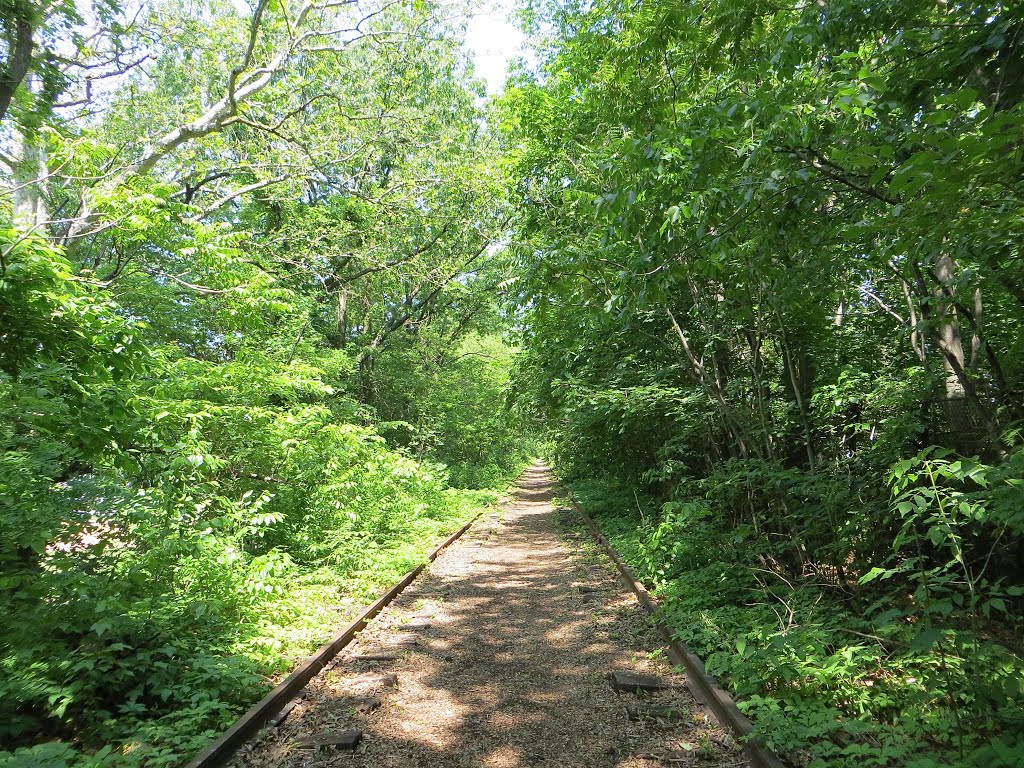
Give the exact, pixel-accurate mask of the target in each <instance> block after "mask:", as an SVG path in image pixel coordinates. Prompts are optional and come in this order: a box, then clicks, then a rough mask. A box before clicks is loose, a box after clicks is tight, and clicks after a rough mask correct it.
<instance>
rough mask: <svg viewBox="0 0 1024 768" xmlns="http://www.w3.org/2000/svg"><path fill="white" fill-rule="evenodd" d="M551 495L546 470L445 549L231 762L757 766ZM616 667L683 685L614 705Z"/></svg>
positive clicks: (534, 471)
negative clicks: (357, 737) (688, 684)
mask: <svg viewBox="0 0 1024 768" xmlns="http://www.w3.org/2000/svg"><path fill="white" fill-rule="evenodd" d="M552 482H553V480H552V477H551V475H550V473H549V471H548V470H547V468H546V467H544V466H543V465H540V464H537V465H534V466H533V467H531V468H530V469H528V470H527V471H526V473H525V474H524V475H523V477H522V479H521V480H520V482H519V490H518V492H517V493H516V495H515V498H514V499H513V500H512V501H510V502H508V503H507V504H505V505H503V507H502V509H501V511H500V512H499V513H498V514H493V515H489V516H485V517H484V518H483V519H482V520H480V521H479V522H478V523H477V524H476V525H475V526H474V527H473V529H471V531H470V533H468V534H467V535H466V536H465V537H464V538H463V539H461V540H460V541H459V542H457V543H456V544H455V545H453V546H452V547H451V548H450V549H448V550H446V551H445V552H444V553H443V554H442V555H441V556H440V557H439V558H438V559H437V561H436V562H435V563H434V564H433V565H431V566H430V568H429V569H428V571H427V572H426V573H425V574H424V576H422V577H421V578H420V579H419V580H417V581H416V582H415V583H414V584H413V585H412V586H411V587H410V588H409V589H408V590H407V591H406V592H405V593H404V594H403V596H402V597H401V598H399V600H397V601H396V602H395V603H394V604H392V606H391V607H390V608H388V609H387V610H386V611H385V612H384V613H382V614H381V615H380V616H379V617H378V618H377V619H375V620H374V621H373V622H372V623H371V624H370V626H369V627H368V628H367V629H366V630H364V632H362V633H361V634H360V636H359V641H358V643H356V644H355V645H354V646H353V647H352V648H350V649H348V650H346V651H345V652H344V653H343V654H342V655H341V656H340V657H339V658H338V660H337V662H336V663H335V664H334V665H333V666H332V667H331V668H329V669H328V670H326V671H325V672H324V673H322V674H321V675H320V677H318V678H317V679H316V680H314V681H313V682H312V683H310V685H309V687H308V697H307V699H306V700H305V701H304V702H303V703H302V704H301V705H299V707H297V708H296V710H294V711H293V712H292V713H291V714H290V715H289V717H288V719H287V720H286V721H285V722H284V724H282V725H281V726H279V727H278V728H276V729H273V730H271V731H270V732H268V733H267V734H266V735H265V736H264V737H263V738H262V740H261V741H259V742H258V743H257V744H256V745H254V746H251V747H247V748H246V749H245V750H243V752H242V753H241V754H240V755H239V756H238V757H237V758H236V760H235V763H234V765H235V766H236V767H237V768H242V767H243V766H244V767H245V768H249V766H256V765H259V766H274V767H275V768H278V767H279V768H285V767H288V768H291V767H292V766H321V765H324V766H326V765H331V766H353V767H354V768H370V767H371V766H373V767H374V768H412V766H431V768H436V767H438V766H440V767H441V768H446V767H448V766H458V767H459V768H478V767H479V768H527V767H529V768H540V767H541V766H544V767H548V766H550V767H552V768H553V767H554V766H579V767H581V768H582V767H584V766H586V767H587V768H591V767H592V766H593V767H597V766H608V767H609V768H612V767H615V768H641V767H644V768H648V767H651V766H658V765H695V766H698V765H699V766H714V767H715V768H722V767H723V766H745V765H746V764H747V763H746V761H745V760H744V759H743V757H742V755H741V754H740V753H738V752H737V751H736V748H735V745H733V744H732V743H731V740H730V739H729V738H728V737H726V736H725V733H724V731H723V730H722V729H721V728H720V727H718V726H717V724H716V723H715V722H714V721H713V720H711V719H710V718H709V716H708V713H707V712H706V711H705V710H704V709H703V708H702V707H701V706H700V705H698V704H697V703H696V702H694V700H693V698H692V697H691V696H690V694H689V692H688V691H687V690H686V688H685V687H684V686H683V678H682V676H681V675H677V674H675V673H673V671H672V669H671V666H670V665H669V663H668V662H667V661H666V660H665V659H664V658H663V657H662V656H661V654H660V653H659V650H660V649H659V646H658V644H657V640H656V638H655V636H654V634H653V632H652V631H650V629H649V628H648V626H647V621H646V616H645V614H644V612H643V610H642V609H641V608H640V606H639V605H638V604H637V602H636V600H635V598H634V597H633V595H632V594H631V593H627V592H626V590H625V589H624V588H623V587H622V586H621V585H620V584H619V583H618V582H617V581H616V578H615V571H614V567H613V566H612V564H611V563H610V561H608V560H607V558H605V557H604V556H603V555H599V554H598V552H597V550H596V549H595V548H594V547H593V546H591V544H590V540H589V538H588V537H586V535H585V532H584V529H583V525H582V522H581V521H579V520H578V519H576V517H575V514H574V513H573V512H572V511H570V510H567V509H559V510H556V509H555V507H554V506H553V505H552ZM360 656H364V657H365V656H377V657H393V658H377V659H363V660H361V659H359V657H360ZM613 670H622V671H631V672H637V673H643V674H649V675H657V676H658V677H660V678H662V679H663V680H664V681H665V682H667V683H670V684H672V687H670V688H668V689H666V690H663V691H657V692H655V693H650V694H632V693H617V692H616V691H615V690H613V688H612V685H611V683H610V681H609V678H608V674H609V673H610V672H611V671H613ZM388 675H395V676H397V684H395V682H394V680H392V679H389V678H388V677H387V676H388ZM652 705H663V706H665V707H669V708H670V711H669V712H666V711H665V710H662V711H661V713H660V714H662V715H665V714H667V715H668V717H650V716H647V715H646V714H645V715H644V716H642V717H641V718H640V719H639V720H637V721H633V720H630V718H629V716H628V714H627V707H630V706H633V707H636V706H640V707H648V708H649V707H651V706H652ZM361 710H363V711H361ZM367 710H369V711H367ZM634 714H636V713H634ZM347 729H360V730H362V731H363V738H362V741H361V742H360V744H359V746H358V747H357V748H356V749H355V751H354V752H352V751H347V750H343V749H339V748H329V747H318V748H315V749H310V748H304V747H303V746H302V745H301V739H302V738H303V737H310V736H318V735H319V736H321V737H322V736H324V735H325V734H326V735H330V734H337V733H338V732H340V731H344V730H347Z"/></svg>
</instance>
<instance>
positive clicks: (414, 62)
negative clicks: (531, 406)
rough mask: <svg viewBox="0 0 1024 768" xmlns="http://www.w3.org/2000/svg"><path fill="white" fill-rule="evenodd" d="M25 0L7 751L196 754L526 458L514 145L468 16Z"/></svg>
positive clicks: (7, 440)
mask: <svg viewBox="0 0 1024 768" xmlns="http://www.w3.org/2000/svg"><path fill="white" fill-rule="evenodd" d="M12 10H13V12H14V15H13V16H11V17H8V15H7V13H8V9H7V8H5V9H4V12H3V13H4V18H3V20H2V25H3V26H2V28H3V30H4V32H5V35H6V37H5V38H4V40H5V42H2V43H0V54H2V55H3V56H5V57H6V59H5V61H4V62H3V67H4V68H3V69H2V70H0V74H3V78H9V77H15V75H16V70H17V69H19V68H20V64H19V62H20V58H19V57H20V56H21V55H22V54H25V53H26V51H25V49H24V46H22V44H21V40H22V37H21V35H22V32H24V31H25V30H27V33H28V34H29V35H30V40H31V43H30V45H29V48H30V49H31V50H30V51H28V55H29V64H28V66H27V67H26V68H25V71H24V72H22V75H24V79H23V81H22V82H20V83H19V82H17V81H16V80H15V81H14V86H16V87H12V88H11V93H10V94H8V93H7V91H6V90H5V89H7V88H8V86H10V85H11V83H10V82H9V81H8V79H3V82H2V83H0V117H2V118H4V121H3V123H2V124H0V130H2V132H3V134H2V140H3V143H4V147H3V154H2V155H0V159H2V161H3V162H4V163H5V164H6V165H7V171H6V173H5V174H4V180H5V182H6V185H5V194H4V195H2V196H0V612H2V614H3V615H4V622H3V624H2V628H0V750H7V751H0V763H3V764H4V765H12V766H14V765H22V766H33V767H35V766H43V765H47V766H55V767H56V766H92V765H103V766H136V765H138V766H160V765H179V764H182V763H183V762H184V761H185V760H186V759H187V758H189V757H190V756H191V755H192V754H194V753H195V752H196V751H197V750H199V749H200V748H201V747H202V746H204V745H205V744H206V743H207V742H208V741H209V740H210V739H211V738H212V737H213V736H214V735H215V734H216V733H218V732H219V731H221V730H223V729H224V728H225V727H226V726H227V725H228V724H230V723H231V722H232V721H233V720H234V718H236V717H237V716H238V714H239V713H240V712H241V711H243V710H244V709H245V708H246V707H248V706H249V705H250V704H252V703H253V702H254V701H255V700H256V699H258V698H259V696H260V695H262V693H263V692H264V691H265V690H266V688H267V686H268V685H269V684H270V683H271V682H272V681H273V679H274V678H275V676H278V675H280V674H281V673H283V672H285V671H287V670H288V669H290V668H291V666H293V664H294V662H295V660H296V659H298V658H301V657H302V656H303V655H305V654H307V653H308V652H309V651H310V650H312V649H313V648H315V647H316V646H318V645H319V644H320V643H322V642H323V640H325V639H326V637H327V636H329V635H330V634H331V633H332V632H333V631H336V629H337V628H338V627H339V626H341V625H342V624H343V623H344V622H345V620H346V614H347V612H348V611H349V609H350V608H355V607H358V606H359V605H360V604H362V603H365V602H366V601H368V600H369V599H370V598H371V597H372V596H374V595H375V594H376V593H378V592H379V591H380V589H381V588H382V587H383V586H385V585H389V584H391V583H393V582H394V581H395V580H396V579H397V578H398V576H399V575H400V574H401V573H403V572H405V571H406V570H408V569H409V568H410V567H412V566H413V565H415V564H417V563H418V562H420V561H421V560H422V558H423V557H424V555H425V554H426V552H427V551H428V550H429V549H430V548H431V547H432V546H433V545H434V544H436V543H437V542H438V541H439V540H440V538H441V537H442V536H443V535H444V534H446V533H447V532H449V531H451V530H452V529H454V528H456V527H457V526H458V525H460V524H461V523H462V522H464V521H465V520H466V519H468V518H469V517H470V516H471V515H472V514H475V513H476V512H477V511H479V509H480V507H481V506H482V505H483V504H486V503H487V502H488V501H490V500H491V499H493V498H494V497H495V489H500V488H502V487H503V486H504V485H505V484H506V483H507V482H508V481H509V480H510V479H511V478H512V477H513V476H514V475H515V474H516V473H517V471H518V470H519V468H520V466H521V465H522V463H523V462H524V461H525V458H526V456H527V455H528V453H529V442H528V441H527V440H525V439H524V438H523V437H522V436H521V434H520V431H519V429H518V428H517V426H516V422H515V421H514V420H511V419H508V418H504V417H503V416H502V404H503V402H504V400H505V398H506V396H507V386H508V381H507V380H508V368H509V364H510V360H511V356H512V354H513V350H512V348H511V347H510V346H509V344H508V341H507V338H508V332H507V329H506V324H505V321H504V317H503V314H502V308H501V307H500V306H499V303H498V298H497V296H496V291H495V287H496V286H497V285H498V284H499V283H500V282H501V281H503V280H505V279H506V278H507V270H506V264H505V257H504V256H503V254H502V253H501V250H500V248H499V247H498V246H497V245H496V243H497V241H498V239H499V238H500V237H501V236H502V233H503V227H504V222H505V219H506V218H507V213H506V212H505V207H506V204H505V203H504V202H503V198H502V195H501V194H500V192H501V189H500V185H499V184H498V179H497V176H496V171H495V164H494V162H493V158H494V157H495V151H496V150H495V145H494V141H493V139H492V137H491V136H490V133H489V129H488V128H487V127H486V125H485V124H484V122H483V120H482V114H481V111H480V107H479V102H480V96H481V92H480V86H479V84H478V83H477V82H476V81H475V80H474V79H473V76H472V71H471V67H470V65H469V64H468V62H467V60H466V56H465V54H464V53H462V51H461V49H460V42H459V39H458V37H459V32H458V29H457V28H456V27H455V26H453V25H452V24H451V22H450V21H448V20H447V11H448V10H451V9H450V8H447V9H441V8H439V7H436V6H433V5H431V4H429V3H417V4H415V6H414V7H413V6H409V7H406V6H405V5H394V4H386V5H384V6H376V5H366V6H360V5H359V4H354V3H340V4H339V3H316V2H300V3H276V2H263V1H262V0H261V2H259V3H256V4H255V5H254V7H253V8H252V9H251V13H243V12H242V11H241V6H240V5H239V4H238V3H213V4H207V3H196V4H192V3H177V2H167V3H163V2H161V3H152V4H147V5H146V6H144V7H143V8H141V10H140V9H138V8H125V7H119V6H117V5H116V4H112V3H105V2H103V3H97V4H96V6H95V7H93V8H89V7H88V6H87V4H84V3H72V4H63V5H57V6H54V5H53V4H36V3H34V2H26V3H15V4H14V5H13V6H12ZM442 10H445V13H442ZM8 33H9V34H8ZM4 46H6V48H5V47H4ZM19 51H20V53H19ZM6 96H11V98H10V100H9V101H7V100H6ZM460 489H463V490H460ZM464 489H471V490H464Z"/></svg>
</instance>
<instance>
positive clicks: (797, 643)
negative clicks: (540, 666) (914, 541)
mask: <svg viewBox="0 0 1024 768" xmlns="http://www.w3.org/2000/svg"><path fill="white" fill-rule="evenodd" d="M572 489H573V492H574V493H575V494H576V496H577V497H578V498H579V499H580V501H581V503H582V504H583V505H584V507H585V508H586V509H587V510H588V511H589V512H590V513H591V514H592V515H593V516H594V517H595V518H596V519H597V521H598V522H599V524H600V526H601V528H602V530H603V531H604V533H605V534H606V535H607V536H608V538H609V540H610V541H611V542H612V544H613V546H615V548H616V549H617V550H618V551H619V553H620V554H621V555H622V556H623V558H624V559H625V560H626V561H627V562H628V563H629V564H630V567H631V568H633V569H634V570H635V572H636V573H637V575H638V577H639V578H640V579H641V580H642V581H644V582H645V583H647V584H648V585H649V586H652V587H653V588H654V592H655V594H656V596H657V598H658V599H659V600H660V602H661V604H662V612H663V616H662V618H663V619H664V620H665V621H666V622H667V623H668V624H669V626H670V627H671V628H672V631H673V633H674V635H675V636H676V637H677V638H678V639H679V640H680V641H682V642H683V643H685V644H686V645H687V646H688V647H689V648H690V649H691V650H693V651H694V652H695V653H697V654H698V655H699V656H701V657H702V658H703V659H705V661H706V663H707V669H708V671H709V672H710V673H711V674H713V675H715V676H717V677H718V678H719V679H720V680H721V681H723V683H724V684H725V685H726V687H727V688H728V689H729V690H730V692H731V693H732V694H733V695H734V696H736V697H737V699H738V703H739V706H740V708H741V709H742V710H743V711H745V712H746V713H747V714H748V715H749V716H750V717H751V719H752V720H753V722H754V724H755V733H756V734H757V735H758V736H759V737H760V738H762V739H763V740H764V742H765V743H766V744H767V745H768V746H769V747H770V748H772V749H773V750H775V751H776V752H777V753H778V754H779V755H781V756H783V757H784V758H785V759H786V760H787V761H788V762H790V763H791V764H794V765H800V766H813V767H814V768H824V767H825V766H829V767H830V768H831V767H833V766H836V767H838V766H851V768H852V767H853V766H907V768H940V767H942V768H953V767H954V766H978V767H979V768H980V767H981V766H984V767H985V768H1013V767H1014V766H1022V765H1024V736H1022V734H1024V706H1022V705H1024V699H1022V695H1021V679H1022V675H1024V662H1022V660H1021V656H1020V654H1019V652H1016V651H1015V650H1014V649H1013V647H1012V646H1013V644H1014V643H1015V642H1016V640H1015V639H1014V636H1013V634H1012V631H1011V630H1012V623H1011V622H1008V621H1007V620H1006V617H1005V616H1002V617H1000V618H1002V619H1004V620H1003V621H995V620H992V621H987V622H984V623H982V624H974V625H972V624H971V623H970V622H963V621H958V620H956V619H955V618H953V614H954V612H952V611H948V610H945V609H944V608H943V607H942V606H941V605H940V607H939V610H938V612H934V611H933V612H932V613H931V614H929V613H928V612H927V611H926V610H922V607H921V606H920V605H915V598H914V595H913V594H912V592H913V584H912V583H910V584H909V587H908V583H907V582H901V581H900V579H899V575H894V574H890V578H891V580H889V581H888V586H886V587H884V588H883V586H882V584H881V583H880V582H878V581H876V578H877V577H874V576H872V578H869V579H866V580H864V582H865V583H864V584H856V583H854V584H844V585H836V584H829V583H827V580H825V579H823V578H822V577H821V575H820V574H819V575H817V576H815V575H808V576H807V577H806V578H804V579H802V580H794V579H792V578H787V577H785V576H783V575H782V574H780V573H779V572H778V570H777V569H775V568H773V566H772V562H773V560H772V558H773V547H772V543H771V541H770V539H768V538H765V537H762V536H759V535H758V534H757V533H756V532H755V531H752V530H742V529H730V528H728V527H724V526H722V525H720V524H716V523H715V518H714V516H713V515H711V513H710V509H709V502H708V501H707V500H706V499H700V498H698V499H696V500H693V501H689V502H682V503H680V502H669V503H666V504H663V505H661V506H660V508H659V506H658V505H656V504H655V503H654V502H652V501H651V500H650V499H645V498H643V497H638V496H636V495H635V494H634V493H633V491H632V490H630V489H627V488H626V487H624V486H621V485H616V484H614V483H612V482H607V481H593V480H588V481H580V482H577V483H575V484H573V485H572ZM881 575H882V576H884V573H883V574H881ZM897 584H898V586H897ZM935 597H936V596H935V595H933V596H932V598H933V604H934V602H935V601H936V600H935ZM947 597H948V595H947ZM995 599H999V598H995ZM989 613H990V614H991V615H992V618H993V619H995V618H996V616H997V615H998V614H996V613H995V612H989Z"/></svg>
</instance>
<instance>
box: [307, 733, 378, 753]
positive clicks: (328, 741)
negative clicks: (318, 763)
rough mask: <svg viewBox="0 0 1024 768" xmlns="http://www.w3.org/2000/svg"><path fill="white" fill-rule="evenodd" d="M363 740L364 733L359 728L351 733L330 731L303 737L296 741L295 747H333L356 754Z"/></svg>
mask: <svg viewBox="0 0 1024 768" xmlns="http://www.w3.org/2000/svg"><path fill="white" fill-rule="evenodd" d="M362 740H363V732H362V731H360V730H359V729H358V728H354V729H352V730H350V731H328V732H327V733H318V734H317V735H315V736H303V737H302V738H300V739H296V740H295V746H297V747H298V748H299V749H318V748H320V747H333V748H336V749H347V750H349V751H350V752H354V751H355V748H356V747H358V746H359V742H360V741H362Z"/></svg>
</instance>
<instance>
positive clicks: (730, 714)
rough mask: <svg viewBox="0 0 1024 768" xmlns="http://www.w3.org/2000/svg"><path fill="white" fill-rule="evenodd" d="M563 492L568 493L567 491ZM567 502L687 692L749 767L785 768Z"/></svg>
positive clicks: (595, 530) (611, 549) (588, 519)
mask: <svg viewBox="0 0 1024 768" xmlns="http://www.w3.org/2000/svg"><path fill="white" fill-rule="evenodd" d="M566 492H567V493H568V491H566ZM569 499H570V500H571V501H572V505H573V507H574V508H575V509H576V511H577V512H579V513H580V515H581V516H582V517H583V521H584V522H585V523H586V525H587V528H588V529H589V530H590V533H591V535H592V536H593V537H594V540H595V541H596V542H597V544H598V546H600V548H601V549H602V550H603V551H604V553H605V554H606V555H608V557H610V558H611V559H612V562H614V563H615V567H616V568H618V569H619V574H620V575H621V576H622V578H623V580H624V581H625V583H626V585H627V586H628V587H629V588H630V589H631V590H632V591H633V593H634V594H635V595H636V597H637V600H639V601H640V604H641V605H642V606H643V607H644V608H645V609H646V610H647V612H648V613H650V614H651V617H652V618H653V619H654V622H655V627H656V628H657V630H658V634H659V636H660V637H661V639H662V640H663V641H665V643H666V645H667V646H668V657H669V660H670V661H671V662H672V663H673V664H675V665H676V666H677V667H681V668H683V669H685V670H686V681H687V686H688V687H689V688H690V692H691V693H692V694H693V695H694V697H695V698H696V699H697V700H698V702H699V703H706V704H707V705H708V706H709V707H710V708H711V711H712V712H714V713H715V716H716V717H717V718H718V720H719V722H720V723H721V724H722V725H724V726H725V727H727V728H728V729H729V730H731V731H732V732H733V734H734V735H735V736H737V737H738V738H739V739H741V740H742V741H743V742H744V744H743V751H744V752H745V753H746V755H747V757H748V758H749V759H750V762H751V764H752V765H753V766H754V767H755V768H785V764H784V763H782V762H781V761H780V760H779V758H778V757H776V756H775V755H774V754H773V753H772V752H771V751H770V750H769V749H768V748H767V747H765V746H764V745H763V744H761V743H760V742H759V741H758V739H757V738H756V737H755V738H751V737H750V734H751V732H752V731H753V725H752V724H751V722H750V720H749V719H747V716H746V715H744V714H743V713H742V712H740V710H739V707H737V706H736V702H735V701H733V699H732V697H731V696H730V695H729V694H728V692H727V691H726V690H725V689H724V688H722V686H721V685H720V684H719V682H718V681H717V680H715V678H714V677H712V676H711V675H709V674H708V673H707V670H706V669H705V668H704V662H703V661H701V659H700V657H699V656H697V655H696V654H695V653H692V652H691V651H690V650H689V649H688V648H687V647H686V646H685V645H683V644H682V643H681V642H679V641H678V640H676V638H675V637H674V636H673V635H672V630H671V629H669V627H668V626H667V625H666V624H665V623H664V622H663V621H662V620H661V618H659V615H658V603H657V602H656V601H655V599H654V598H653V597H651V593H650V592H648V591H647V588H646V587H645V586H644V585H643V584H642V583H640V581H638V580H637V578H636V576H634V575H633V571H631V570H630V568H629V566H628V565H626V563H625V561H623V559H622V558H621V557H619V553H618V552H616V551H615V548H614V547H613V546H612V545H611V542H610V541H608V539H607V537H606V536H605V535H604V534H603V533H601V529H600V528H598V526H597V523H595V522H594V520H593V518H591V517H590V515H588V514H587V511H586V510H585V509H584V508H583V507H582V506H580V503H579V502H578V501H577V500H576V498H575V497H574V496H572V495H571V494H569Z"/></svg>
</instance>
